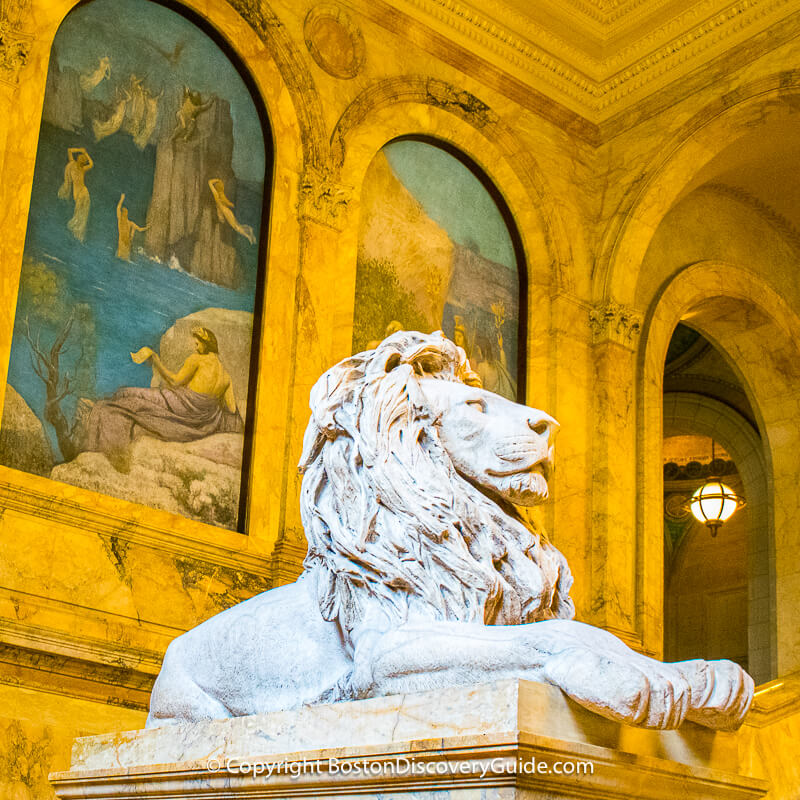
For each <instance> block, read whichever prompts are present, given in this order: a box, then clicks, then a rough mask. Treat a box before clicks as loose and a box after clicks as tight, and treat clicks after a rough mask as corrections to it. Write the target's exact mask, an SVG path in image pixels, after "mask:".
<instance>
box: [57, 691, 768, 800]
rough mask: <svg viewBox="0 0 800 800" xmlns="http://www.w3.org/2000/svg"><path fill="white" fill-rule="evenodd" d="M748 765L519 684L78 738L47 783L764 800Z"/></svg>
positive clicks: (199, 793) (93, 788) (345, 793)
mask: <svg viewBox="0 0 800 800" xmlns="http://www.w3.org/2000/svg"><path fill="white" fill-rule="evenodd" d="M579 762H580V763H579ZM587 762H588V764H590V765H591V767H588V766H581V764H583V763H587ZM737 767H738V753H737V743H736V736H735V734H729V733H719V732H713V731H710V730H707V729H705V728H700V727H698V726H695V725H692V724H686V725H684V726H683V727H682V728H681V729H680V730H678V731H663V732H662V731H649V730H643V729H639V728H632V727H630V726H627V725H620V724H617V723H614V722H611V721H609V720H606V719H603V718H602V717H598V716H596V715H594V714H592V713H590V712H589V711H586V710H585V709H583V708H581V707H579V706H578V705H576V704H574V703H572V702H571V701H570V700H568V699H567V698H566V697H565V696H564V695H563V694H562V693H561V691H559V690H558V689H555V688H553V687H551V686H546V685H544V684H538V683H530V682H527V681H517V680H508V681H499V682H496V683H492V684H482V685H479V686H470V687H463V688H454V689H446V690H437V691H431V692H420V693H417V694H412V695H398V696H393V697H381V698H375V699H371V700H362V701H358V702H353V703H339V704H336V705H329V706H315V707H309V708H302V709H299V710H297V711H287V712H280V713H273V714H263V715H258V716H252V717H239V718H236V719H229V720H220V721H216V722H209V723H199V724H196V725H177V726H174V727H167V728H159V729H155V730H149V731H133V732H130V733H121V734H113V735H107V736H92V737H88V738H85V739H78V740H76V742H75V745H74V748H73V753H72V763H71V769H70V771H69V772H61V773H55V774H53V775H51V776H50V779H51V782H52V783H53V785H54V786H55V789H56V794H57V796H58V797H59V798H63V800H67V798H117V799H119V798H137V799H139V800H150V799H151V798H178V797H180V798H184V799H188V798H238V797H242V798H248V799H249V798H268V797H269V798H281V797H286V798H288V797H309V798H315V797H325V796H333V795H336V796H340V797H350V796H358V797H362V798H364V797H367V798H379V797H383V796H384V795H386V793H391V795H392V797H393V798H398V800H399V798H412V797H413V798H425V799H426V800H428V799H430V800H434V798H435V800H444V798H448V799H449V798H452V799H453V800H455V799H456V798H458V800H473V798H474V800H501V799H502V800H505V799H506V798H509V800H510V798H519V799H520V800H523V799H524V800H534V798H536V799H537V800H539V799H541V800H545V798H546V800H559V799H560V798H586V797H592V798H604V799H605V798H615V799H616V798H636V800H649V799H650V798H652V799H653V800H656V799H658V800H675V799H676V798H696V799H697V800H700V799H701V798H702V799H703V800H706V799H708V800H711V798H714V799H719V800H723V799H724V800H755V798H759V797H762V796H763V795H764V794H765V792H766V790H767V788H768V787H767V784H766V783H764V782H763V781H759V780H755V779H753V778H746V777H743V776H740V775H737V774H736V770H737Z"/></svg>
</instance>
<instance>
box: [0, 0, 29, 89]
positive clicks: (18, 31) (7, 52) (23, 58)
mask: <svg viewBox="0 0 800 800" xmlns="http://www.w3.org/2000/svg"><path fill="white" fill-rule="evenodd" d="M29 12H30V0H6V2H4V3H3V4H2V6H1V7H0V80H2V81H4V82H6V83H13V84H15V83H17V82H18V81H19V72H20V70H21V69H22V68H23V67H24V66H25V64H26V63H27V61H28V55H29V53H30V49H31V44H32V43H33V36H31V35H30V34H28V33H25V32H24V30H23V23H24V21H25V20H26V19H27V17H28V13H29Z"/></svg>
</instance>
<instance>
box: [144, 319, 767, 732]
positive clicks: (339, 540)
mask: <svg viewBox="0 0 800 800" xmlns="http://www.w3.org/2000/svg"><path fill="white" fill-rule="evenodd" d="M476 381H477V376H475V374H474V373H473V372H472V370H471V369H470V365H469V361H468V360H467V358H466V355H465V353H464V350H463V349H462V348H460V347H458V346H456V345H455V344H453V343H452V342H451V341H449V340H448V339H446V338H445V337H444V336H443V335H442V334H441V332H437V333H434V334H422V333H416V332H413V331H399V332H397V333H395V334H393V335H392V336H390V337H389V338H388V339H386V340H384V341H383V342H382V343H381V344H380V345H379V346H378V347H376V348H375V349H374V350H367V351H365V352H363V353H359V354H357V355H354V356H352V357H350V358H346V359H345V360H344V361H342V362H340V363H339V364H337V365H336V366H334V367H332V368H331V369H329V370H328V371H327V372H326V373H325V374H324V375H322V377H321V378H320V379H319V380H318V381H317V383H316V384H315V385H314V388H313V389H312V390H311V402H310V405H311V418H310V420H309V423H308V427H307V429H306V432H305V437H304V439H303V453H302V455H301V458H300V471H301V472H302V474H303V482H302V487H301V491H300V509H301V514H302V520H303V527H304V528H305V534H306V538H307V539H308V555H307V556H306V559H305V563H304V568H305V569H304V572H303V575H302V576H301V577H300V578H299V579H298V580H297V581H296V582H295V583H293V584H290V585H288V586H281V587H278V588H276V589H272V590H270V591H268V592H264V593H263V594H260V595H256V596H255V597H252V598H251V599H249V600H247V601H246V602H244V603H241V604H240V605H238V606H234V607H233V608H229V609H228V610H227V611H224V612H223V613H221V614H218V615H217V616H215V617H212V618H211V619H209V620H207V621H206V622H204V623H203V624H202V625H199V626H198V627H196V628H194V629H193V630H191V631H189V632H188V633H186V634H184V635H182V636H180V637H178V638H177V639H176V640H175V641H173V642H172V643H171V644H170V646H169V648H168V649H167V653H166V656H165V658H164V663H163V666H162V668H161V673H160V674H159V676H158V679H157V680H156V683H155V686H154V687H153V694H152V697H151V700H150V715H149V717H148V721H147V724H148V726H149V727H155V726H159V725H168V724H174V723H179V722H185V721H200V720H208V719H218V718H221V717H231V716H240V715H246V714H260V713H265V712H270V711H281V710H286V709H292V708H298V707H300V706H303V705H308V704H315V703H333V702H337V701H340V700H356V699H360V698H367V697H379V696H383V695H391V694H402V693H406V692H415V691H422V690H426V689H438V688H445V687H449V686H459V685H467V684H472V683H481V682H487V681H492V680H498V679H500V678H513V677H517V678H524V679H528V680H535V681H542V682H545V683H550V684H552V685H554V686H558V687H560V688H561V689H562V690H563V691H564V692H565V693H566V694H567V695H568V696H569V697H571V698H572V699H574V700H575V701H577V702H578V703H580V704H582V705H584V706H586V707H587V708H589V709H591V710H593V711H595V712H597V713H599V714H602V715H604V716H606V717H610V718H611V719H614V720H619V721H621V722H627V723H630V724H633V725H642V726H646V727H653V728H675V727H677V726H678V725H680V724H681V722H683V720H684V719H689V720H693V721H694V722H697V723H700V724H701V725H707V726H709V727H712V728H722V729H733V728H736V727H738V726H739V725H740V724H741V722H742V719H743V718H744V715H745V713H746V712H747V709H748V708H749V706H750V702H751V700H752V697H753V681H752V679H751V678H750V677H749V676H748V675H747V674H746V673H745V672H744V671H743V670H742V669H741V668H740V667H739V666H738V665H737V664H734V663H732V662H731V661H700V660H694V661H682V662H679V663H674V664H663V663H661V662H659V661H656V660H655V659H652V658H648V657H647V656H644V655H641V654H640V653H637V652H635V651H633V650H631V649H630V648H629V647H627V646H626V645H625V644H624V643H623V642H622V641H620V640H619V639H618V638H617V637H616V636H614V635H613V634H611V633H609V632H608V631H605V630H601V629H600V628H594V627H592V626H590V625H586V624H583V623H581V622H576V621H575V620H574V619H573V617H574V615H575V609H574V606H573V603H572V600H571V599H570V596H569V592H570V587H571V585H572V576H571V574H570V570H569V567H568V566H567V562H566V560H565V558H564V556H563V555H562V554H561V553H560V552H559V551H558V550H557V549H556V548H555V547H554V546H553V545H552V544H551V543H550V542H549V541H548V540H547V537H546V536H545V534H544V532H543V531H542V530H540V529H539V527H538V526H537V525H535V524H531V523H527V522H526V521H525V520H524V519H523V517H522V515H521V514H520V513H519V512H518V511H517V509H516V508H515V506H532V505H536V504H537V503H542V502H544V501H545V500H546V499H547V496H548V478H549V476H550V473H551V470H552V467H553V440H554V437H555V434H556V431H557V429H558V424H557V423H556V421H555V420H554V419H552V418H551V417H549V416H548V415H547V414H545V413H544V412H542V411H537V410H536V409H533V408H529V407H528V406H522V405H518V404H517V403H514V402H512V401H510V400H507V399H505V398H503V397H500V396H499V395H496V394H492V393H491V392H487V391H486V390H484V389H481V388H479V387H478V386H476Z"/></svg>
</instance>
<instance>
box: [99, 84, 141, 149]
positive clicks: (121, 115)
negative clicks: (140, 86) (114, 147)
mask: <svg viewBox="0 0 800 800" xmlns="http://www.w3.org/2000/svg"><path fill="white" fill-rule="evenodd" d="M122 94H123V96H122V97H121V98H120V99H119V100H118V101H117V105H116V106H115V107H114V111H113V113H112V114H111V116H110V117H109V118H108V119H107V120H103V121H102V122H101V121H100V120H98V119H95V120H92V130H93V131H94V139H95V141H96V142H99V141H100V140H101V139H105V138H106V136H111V135H112V134H114V133H116V132H117V131H118V130H119V129H120V128H121V127H122V121H123V120H124V119H125V111H126V110H127V108H128V102H129V101H130V99H131V96H130V94H129V93H128V91H126V90H125V89H123V90H122ZM118 97H119V95H118Z"/></svg>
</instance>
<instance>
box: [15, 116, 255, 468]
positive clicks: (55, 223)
mask: <svg viewBox="0 0 800 800" xmlns="http://www.w3.org/2000/svg"><path fill="white" fill-rule="evenodd" d="M72 146H85V147H86V148H87V150H88V151H89V153H90V154H91V156H92V158H93V160H94V162H95V166H94V168H93V169H92V170H90V171H89V172H87V173H86V186H87V188H88V189H89V193H90V195H91V211H90V215H89V224H88V228H87V236H86V243H85V244H81V243H80V242H78V241H77V240H76V239H75V238H74V237H73V236H72V235H71V234H70V232H69V231H68V230H67V227H66V226H67V221H68V220H69V218H70V217H71V216H72V212H73V207H74V204H73V203H72V201H71V200H70V201H69V202H67V201H63V200H59V199H58V197H57V193H58V188H59V186H60V185H61V182H62V180H63V175H64V166H65V165H66V163H67V147H72ZM131 165H135V166H133V167H132V166H131ZM154 168H155V149H154V148H152V147H150V148H147V149H146V150H145V151H144V152H143V153H142V152H140V151H138V150H136V149H135V146H134V145H133V142H132V140H131V139H130V137H128V136H124V135H115V136H112V137H109V138H108V139H105V140H103V141H102V142H99V143H94V142H93V141H92V140H91V139H90V138H88V137H85V136H82V135H80V134H71V133H68V132H66V131H62V130H60V129H57V128H53V127H51V126H48V125H44V126H43V130H42V135H41V137H40V146H39V153H38V155H37V163H36V172H35V186H34V191H33V194H32V199H31V212H30V221H29V227H28V234H27V239H26V244H25V257H26V259H31V260H33V261H36V262H39V263H41V264H43V265H44V266H45V267H46V268H47V269H49V270H51V271H52V272H53V273H54V274H55V275H56V276H57V278H58V280H59V282H60V285H61V286H62V287H63V298H62V299H63V300H64V302H65V303H66V305H67V307H74V306H76V305H77V304H79V303H86V304H88V306H89V308H90V309H91V314H92V317H93V321H94V328H95V338H96V343H95V346H96V362H95V364H94V372H95V375H96V379H95V391H94V397H93V398H92V399H96V398H97V397H103V396H107V395H110V394H112V393H113V392H114V391H115V390H116V389H118V388H119V387H120V386H149V385H150V378H151V369H150V367H149V366H148V365H146V364H145V365H137V364H134V363H133V362H132V361H131V358H130V353H131V351H136V350H138V349H139V348H140V347H142V346H144V345H147V346H149V347H152V348H154V349H158V344H159V340H160V338H161V336H162V335H163V333H164V332H165V331H166V330H167V329H168V328H169V327H171V326H172V325H173V323H174V322H175V320H176V319H179V318H180V317H184V316H186V315H187V314H191V313H193V312H195V311H199V310H201V309H204V308H209V307H218V308H228V309H233V310H241V311H250V312H252V311H253V307H254V290H255V279H256V269H257V247H256V246H253V245H250V244H249V243H247V242H246V241H245V240H244V239H243V238H242V237H238V236H237V237H236V238H237V239H240V240H241V241H237V242H236V247H237V250H238V252H239V255H240V260H241V263H242V269H243V273H244V279H243V284H242V286H241V287H239V288H238V289H227V288H224V287H221V286H217V285H215V284H211V283H208V282H206V281H202V280H199V279H198V278H195V277H193V276H191V275H189V274H188V273H186V272H183V271H181V270H177V269H172V268H170V266H169V265H167V264H160V263H157V262H155V261H153V260H151V259H149V258H147V257H146V256H145V255H143V254H141V253H135V254H134V255H132V263H126V262H124V261H121V260H119V259H117V258H116V257H115V252H116V245H117V219H116V205H117V201H118V200H119V196H120V193H121V192H125V193H126V206H127V207H128V209H129V211H130V218H131V219H132V220H134V221H135V222H137V223H139V224H141V225H143V224H144V223H145V218H146V215H147V205H148V203H149V198H150V194H151V192H152V185H153V172H154ZM262 196H263V195H262V191H261V187H260V186H257V185H249V184H244V183H241V182H240V184H239V192H238V193H237V196H236V213H237V217H238V218H239V220H240V221H242V222H244V223H247V224H250V225H252V226H253V228H254V229H255V230H256V231H258V229H259V223H260V219H261V198H262ZM143 244H144V234H137V236H136V239H135V240H134V250H136V249H137V248H138V247H140V246H142V245H143ZM34 311H35V308H34V306H33V305H32V303H31V298H26V297H25V296H24V294H23V293H21V294H20V297H19V299H18V304H17V315H16V319H15V325H14V339H13V342H12V350H11V360H10V364H9V378H8V381H9V383H10V384H11V385H12V386H13V387H14V388H15V389H16V390H17V391H18V392H19V393H20V394H21V395H22V397H23V398H24V399H25V401H26V402H27V403H28V405H29V406H30V407H31V408H32V409H33V411H34V412H35V413H36V414H37V415H38V416H39V417H40V418H41V419H43V411H44V400H45V388H44V384H43V382H42V380H41V379H40V378H39V377H38V376H37V375H36V374H35V373H34V371H33V369H32V367H31V358H30V346H29V344H28V342H27V341H26V340H25V338H24V336H23V335H22V330H23V327H24V319H25V317H26V316H28V317H29V319H30V325H31V329H32V330H33V331H34V332H37V333H38V334H39V335H40V337H41V344H42V349H45V350H49V348H50V346H51V344H52V342H53V341H54V339H55V337H56V335H57V333H58V330H59V329H60V326H61V325H62V324H63V321H60V322H57V323H48V322H47V321H46V320H43V319H42V318H41V316H40V317H39V318H38V319H37V317H36V316H35V314H34V313H33V312H34ZM80 352H81V341H80V332H79V329H78V327H77V326H75V327H73V332H72V333H71V335H70V338H69V339H68V341H67V346H66V348H65V352H64V357H63V359H62V363H63V371H64V372H71V373H74V370H75V365H76V362H77V359H78V358H79V356H80ZM75 402H76V398H75V397H68V398H66V399H65V401H64V403H63V404H62V407H63V409H64V411H65V413H66V414H67V416H68V417H70V416H71V415H72V414H73V413H74V408H75ZM44 427H45V430H46V431H47V433H48V435H49V436H50V438H51V441H52V443H53V450H54V453H56V454H58V452H59V451H58V448H57V446H56V443H55V435H54V432H53V430H52V428H51V427H50V425H49V424H47V423H45V424H44Z"/></svg>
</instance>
